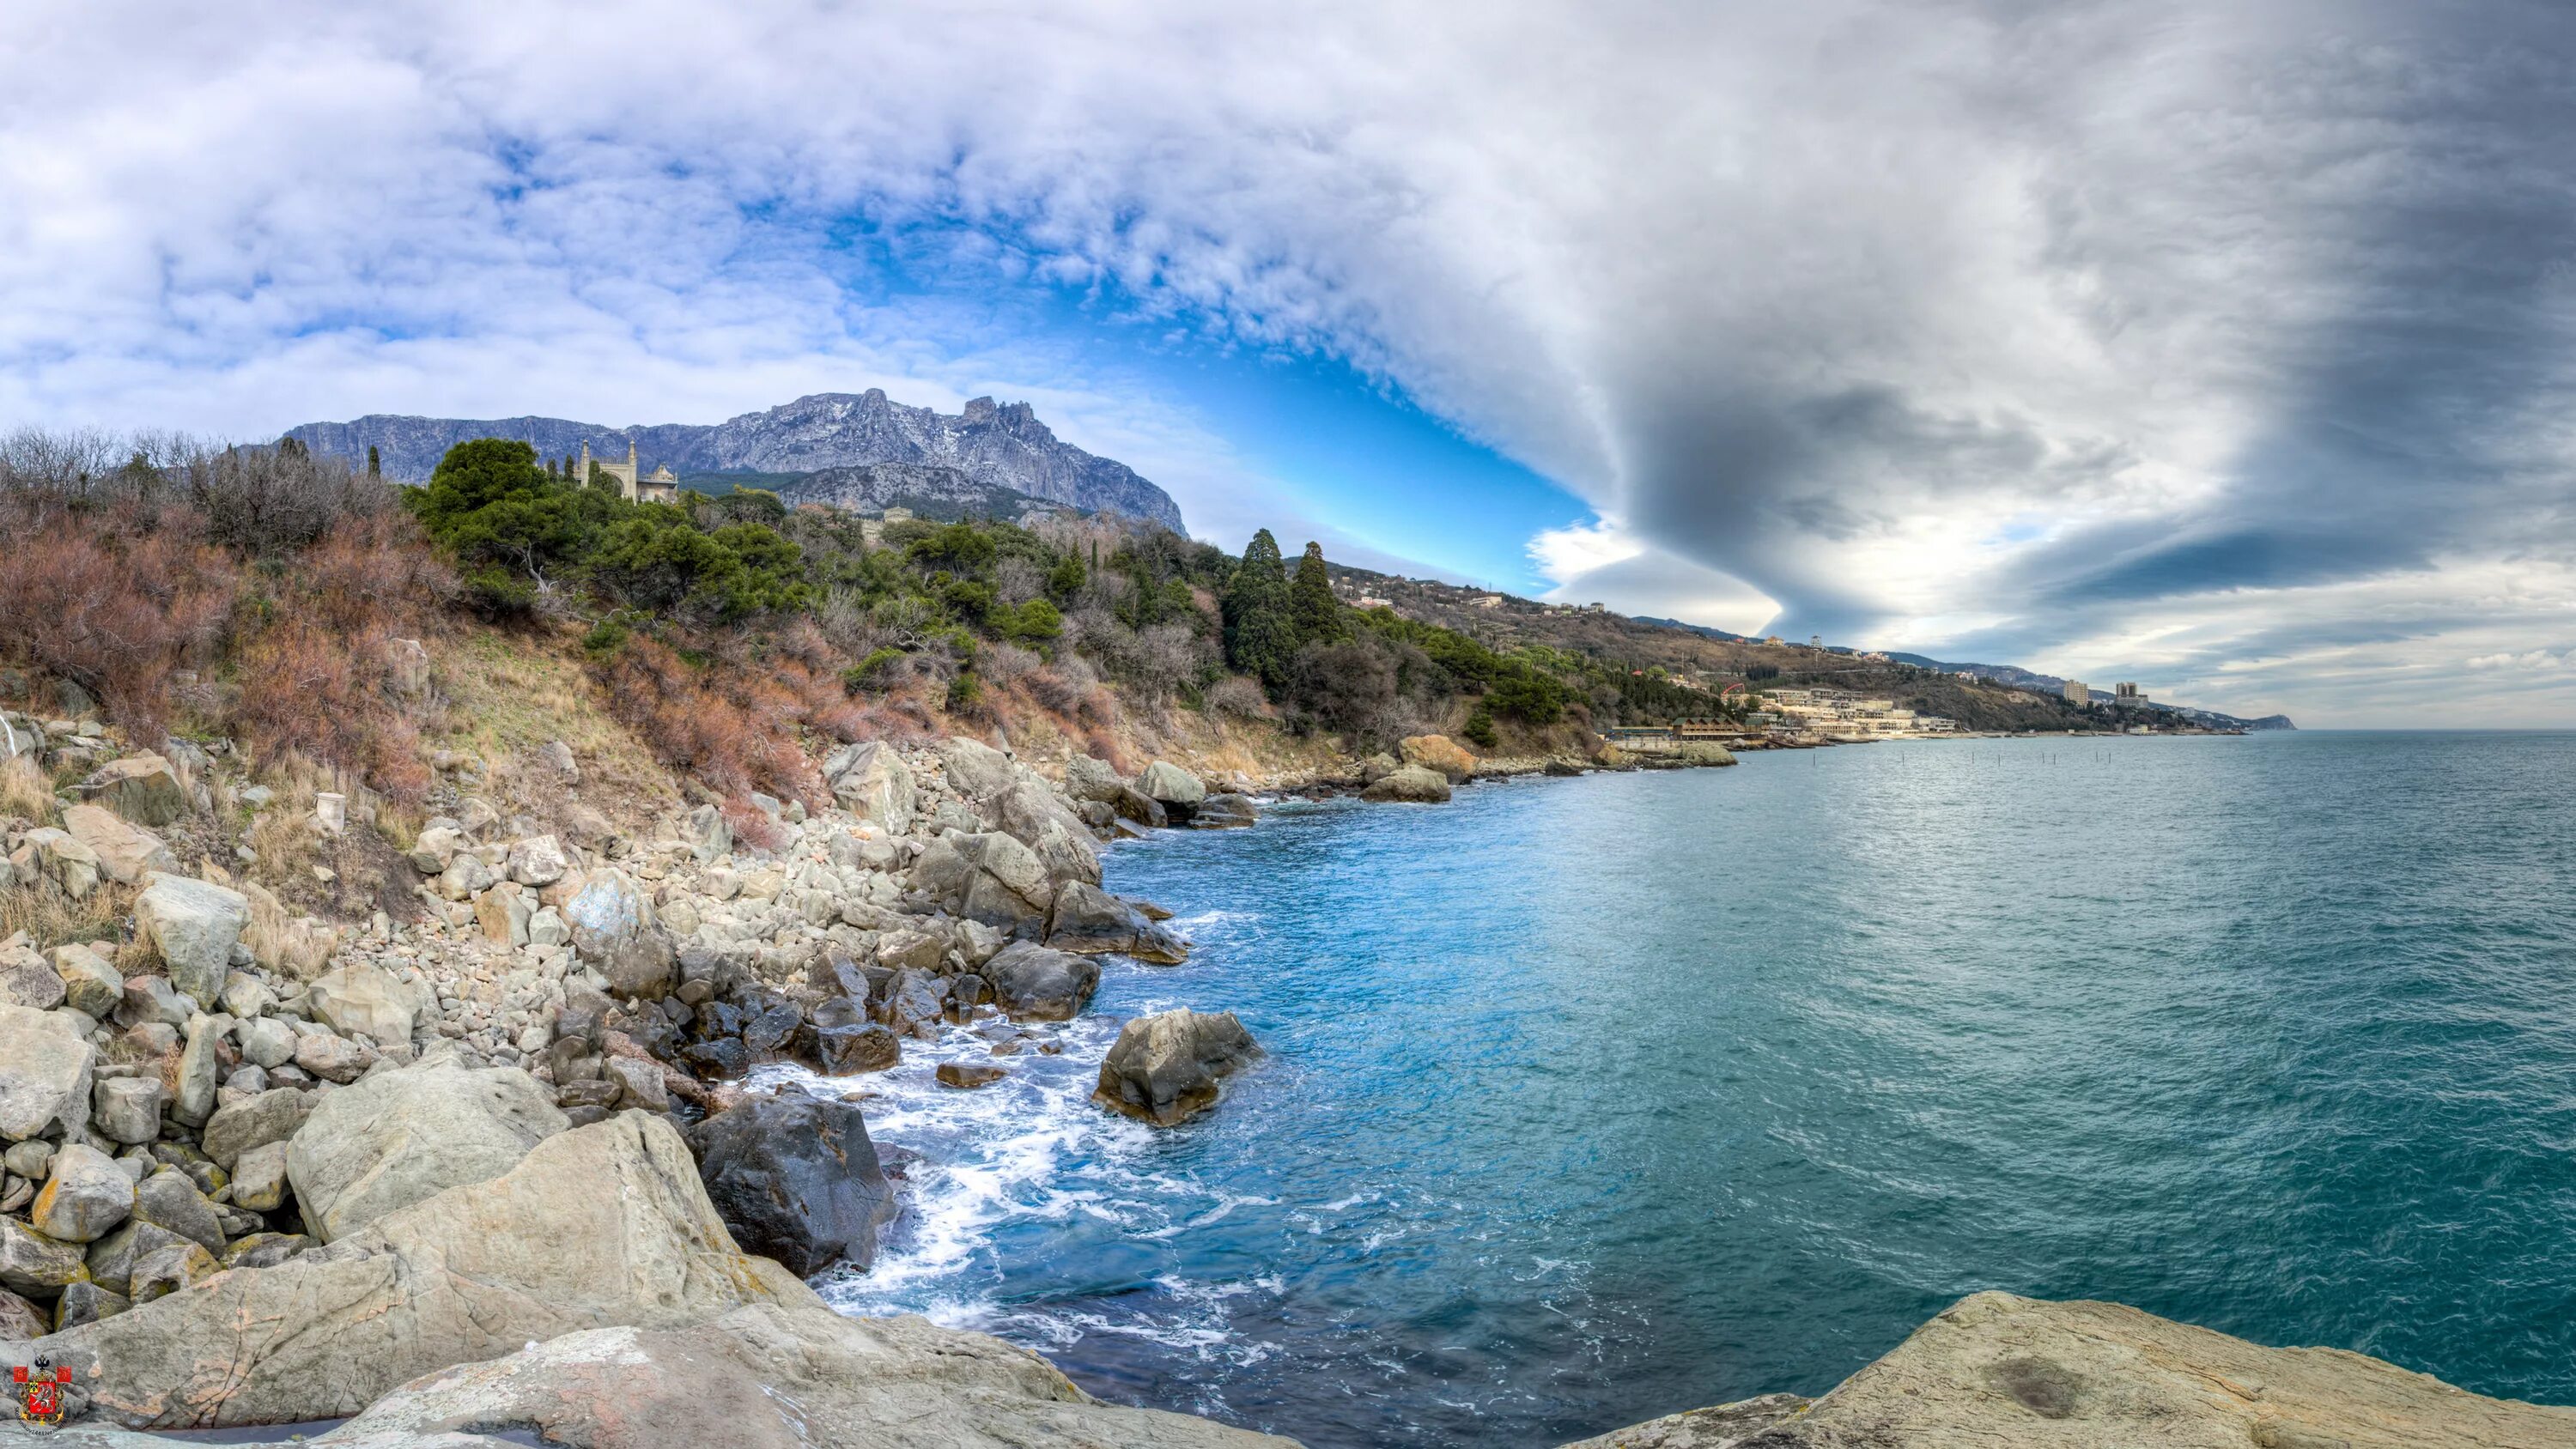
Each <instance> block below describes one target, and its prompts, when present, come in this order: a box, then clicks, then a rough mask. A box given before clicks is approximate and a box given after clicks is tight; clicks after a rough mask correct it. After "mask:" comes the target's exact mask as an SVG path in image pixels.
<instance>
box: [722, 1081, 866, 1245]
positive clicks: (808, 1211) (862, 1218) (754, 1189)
mask: <svg viewBox="0 0 2576 1449" xmlns="http://www.w3.org/2000/svg"><path fill="white" fill-rule="evenodd" d="M689 1145H690V1146H691V1147H692V1148H694V1149H696V1151H697V1154H698V1175H699V1178H700V1180H701V1181H703V1182H704V1183H705V1184H706V1189H707V1198H708V1200H709V1201H710V1202H713V1203H714V1204H715V1206H716V1211H717V1212H718V1213H720V1214H722V1215H723V1217H724V1220H725V1226H726V1227H728V1228H730V1229H732V1231H733V1236H734V1241H735V1242H737V1243H740V1244H741V1245H742V1246H743V1247H744V1248H745V1249H746V1250H747V1251H750V1252H754V1253H762V1254H766V1255H767V1256H769V1257H772V1258H775V1259H777V1260H778V1261H779V1262H781V1263H783V1264H785V1265H786V1266H787V1270H788V1271H789V1272H791V1273H794V1274H796V1275H797V1276H798V1277H800V1278H805V1277H811V1276H813V1275H814V1274H816V1273H820V1272H822V1271H823V1270H824V1269H825V1268H828V1267H830V1266H831V1265H832V1264H834V1263H836V1262H842V1261H847V1262H849V1263H851V1264H853V1265H855V1266H857V1267H858V1268H860V1269H863V1270H864V1269H865V1268H866V1267H867V1266H868V1265H869V1264H870V1263H873V1262H875V1261H876V1251H877V1229H878V1228H879V1227H880V1226H882V1225H884V1224H885V1223H887V1222H890V1221H892V1220H893V1218H894V1215H895V1201H894V1189H893V1188H892V1187H890V1186H889V1185H888V1184H887V1183H886V1179H885V1173H884V1171H883V1170H882V1169H880V1168H879V1167H878V1165H877V1152H876V1147H875V1146H874V1145H873V1144H872V1143H870V1142H869V1141H868V1128H867V1124H866V1123H865V1122H864V1121H862V1120H861V1119H860V1116H859V1109H858V1107H857V1105H856V1104H854V1103H850V1102H842V1101H835V1100H830V1099H826V1098H822V1097H814V1096H809V1095H807V1094H805V1093H803V1092H783V1093H780V1094H779V1095H777V1096H773V1097H758V1098H754V1099H752V1100H751V1101H748V1102H744V1103H742V1104H741V1105H739V1106H737V1107H734V1108H733V1109H732V1110H730V1111H726V1112H721V1113H718V1114H717V1115H715V1116H713V1117H710V1118H708V1119H707V1120H706V1121H705V1122H703V1123H701V1124H699V1126H698V1127H697V1128H696V1129H695V1130H693V1131H691V1132H690V1134H689Z"/></svg>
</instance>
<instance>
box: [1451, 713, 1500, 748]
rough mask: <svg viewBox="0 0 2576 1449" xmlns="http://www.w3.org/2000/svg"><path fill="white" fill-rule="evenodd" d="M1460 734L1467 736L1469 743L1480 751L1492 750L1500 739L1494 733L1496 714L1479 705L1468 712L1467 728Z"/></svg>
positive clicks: (1460, 731)
mask: <svg viewBox="0 0 2576 1449" xmlns="http://www.w3.org/2000/svg"><path fill="white" fill-rule="evenodd" d="M1458 733H1460V734H1462V735H1465V736H1466V737H1467V743H1469V744H1471V745H1474V746H1475V747H1476V748H1478V749H1480V750H1490V749H1492V748H1493V747H1494V742H1495V740H1496V739H1497V738H1498V736H1496V735H1495V733H1494V712H1493V711H1492V710H1490V709H1487V708H1486V707H1485V706H1483V705H1481V704H1479V705H1477V706H1476V707H1475V708H1474V709H1473V710H1471V711H1469V712H1468V715H1467V724H1466V727H1465V728H1463V729H1461V730H1459V731H1458Z"/></svg>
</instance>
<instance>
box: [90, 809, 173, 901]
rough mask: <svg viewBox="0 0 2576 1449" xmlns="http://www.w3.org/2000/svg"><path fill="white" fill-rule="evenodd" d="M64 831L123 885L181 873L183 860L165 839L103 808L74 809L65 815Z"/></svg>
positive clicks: (112, 878)
mask: <svg viewBox="0 0 2576 1449" xmlns="http://www.w3.org/2000/svg"><path fill="white" fill-rule="evenodd" d="M63 829H65V830H68V831H70V832H71V836H72V839H74V840H77V841H79V842H80V843H81V844H83V845H86V846H88V847H89V848H90V850H91V851H92V852H93V853H94V854H96V855H97V856H98V866H99V870H100V871H101V872H102V873H103V874H105V875H106V876H107V878H108V879H109V880H112V881H115V882H116V883H117V884H119V885H132V884H134V883H135V882H136V881H139V880H141V879H143V878H144V877H145V876H147V875H150V874H151V873H152V872H154V871H156V870H158V871H171V872H175V871H177V870H178V869H179V858H178V857H177V856H174V855H172V854H171V853H170V847H169V846H168V845H167V844H164V843H163V841H162V839H161V837H160V836H158V835H155V834H153V833H152V832H151V831H149V830H145V829H142V828H141V827H139V826H136V825H133V824H131V823H129V822H128V821H127V820H125V819H124V818H123V817H122V816H119V815H118V814H117V813H116V812H114V811H112V810H109V809H108V808H106V807H105V806H103V805H73V806H70V807H68V808H66V809H65V810H64V811H63Z"/></svg>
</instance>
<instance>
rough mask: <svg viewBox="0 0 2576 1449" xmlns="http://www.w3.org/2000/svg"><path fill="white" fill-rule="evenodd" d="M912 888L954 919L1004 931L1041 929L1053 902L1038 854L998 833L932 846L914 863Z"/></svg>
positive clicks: (953, 838) (955, 838) (944, 839)
mask: <svg viewBox="0 0 2576 1449" xmlns="http://www.w3.org/2000/svg"><path fill="white" fill-rule="evenodd" d="M912 885H913V889H915V890H918V891H920V892H921V893H922V894H924V895H927V896H929V897H930V898H931V899H932V900H934V901H936V902H938V904H939V906H940V908H941V909H942V910H945V911H947V912H948V913H949V914H951V915H957V916H964V917H966V918H967V919H969V920H974V921H982V922H984V923H985V924H986V925H991V926H1000V927H1002V928H1004V929H1006V930H1008V929H1014V928H1017V927H1019V926H1022V925H1028V926H1032V927H1035V926H1038V925H1041V924H1043V923H1044V922H1045V920H1046V914H1047V908H1048V907H1049V906H1050V905H1052V904H1053V903H1054V900H1055V885H1054V883H1053V881H1052V880H1050V879H1049V877H1048V875H1047V868H1046V864H1045V863H1044V862H1043V861H1041V860H1039V859H1038V856H1037V852H1035V851H1033V850H1031V849H1029V847H1028V846H1026V845H1024V844H1022V843H1020V841H1018V840H1017V839H1014V838H1013V837H1011V836H1009V835H1006V834H1004V833H1003V832H1001V831H998V830H991V831H984V832H981V833H978V834H972V835H956V836H947V837H942V838H941V839H938V840H934V841H932V842H931V843H930V846H929V848H928V849H926V850H924V851H922V853H921V857H920V859H918V860H916V861H914V862H913V867H912Z"/></svg>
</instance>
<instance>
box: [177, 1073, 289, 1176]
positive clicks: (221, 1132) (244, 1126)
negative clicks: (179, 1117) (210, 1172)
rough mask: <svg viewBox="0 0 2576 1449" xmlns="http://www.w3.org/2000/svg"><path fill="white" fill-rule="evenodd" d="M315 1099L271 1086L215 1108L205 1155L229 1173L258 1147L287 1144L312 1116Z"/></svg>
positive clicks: (208, 1128)
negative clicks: (244, 1156)
mask: <svg viewBox="0 0 2576 1449" xmlns="http://www.w3.org/2000/svg"><path fill="white" fill-rule="evenodd" d="M313 1103H314V1098H313V1097H312V1096H310V1095H309V1094H307V1093H304V1092H299V1091H297V1090H295V1089H294V1088H292V1087H272V1088H270V1089H269V1090H267V1091H265V1092H262V1093H260V1094H258V1095H257V1096H254V1097H244V1098H242V1099H241V1100H240V1101H238V1102H230V1103H227V1104H225V1105H224V1106H221V1107H218V1108H216V1109H215V1115H214V1116H212V1117H210V1118H208V1119H207V1121H206V1130H205V1133H204V1137H203V1140H204V1143H205V1148H206V1155H207V1156H208V1157H211V1158H213V1159H214V1160H215V1162H216V1164H217V1165H218V1166H220V1167H222V1168H223V1169H224V1170H225V1171H226V1172H230V1171H232V1170H233V1164H234V1163H235V1162H237V1161H239V1160H240V1158H241V1156H242V1154H243V1153H245V1152H248V1151H250V1150H251V1149H253V1148H255V1147H266V1146H268V1145H270V1144H271V1143H278V1142H286V1141H290V1140H292V1139H293V1138H294V1136H295V1134H296V1132H297V1131H298V1130H299V1129H301V1128H302V1127H303V1126H304V1120H305V1118H307V1117H309V1116H311V1115H312V1113H313Z"/></svg>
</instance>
